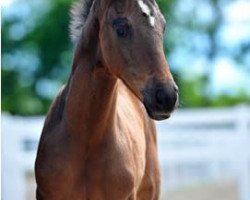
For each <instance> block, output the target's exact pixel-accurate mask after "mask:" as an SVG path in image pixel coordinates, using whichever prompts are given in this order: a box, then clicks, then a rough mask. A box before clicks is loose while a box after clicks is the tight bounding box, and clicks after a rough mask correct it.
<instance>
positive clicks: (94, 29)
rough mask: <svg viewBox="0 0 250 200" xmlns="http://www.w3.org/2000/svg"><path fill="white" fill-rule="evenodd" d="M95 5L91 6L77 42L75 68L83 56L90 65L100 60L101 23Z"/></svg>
mask: <svg viewBox="0 0 250 200" xmlns="http://www.w3.org/2000/svg"><path fill="white" fill-rule="evenodd" d="M94 1H95V0H94ZM94 5H95V3H93V4H92V6H91V8H90V11H89V13H88V16H87V17H86V20H85V21H84V25H83V27H82V30H81V33H80V35H79V37H78V40H77V43H76V51H75V57H74V61H73V70H74V69H75V68H76V67H77V65H79V62H80V60H82V59H83V58H87V60H88V64H89V65H94V64H95V62H96V61H97V60H98V48H99V30H100V25H99V20H98V16H97V13H96V10H95V7H94Z"/></svg>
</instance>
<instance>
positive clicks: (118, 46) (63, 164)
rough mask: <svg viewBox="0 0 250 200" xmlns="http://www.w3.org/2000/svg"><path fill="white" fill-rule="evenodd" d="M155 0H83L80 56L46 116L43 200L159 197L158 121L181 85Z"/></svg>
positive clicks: (74, 31) (75, 20)
mask: <svg viewBox="0 0 250 200" xmlns="http://www.w3.org/2000/svg"><path fill="white" fill-rule="evenodd" d="M165 24H166V22H165V19H164V17H163V15H162V13H161V12H160V10H159V7H158V5H157V4H156V2H155V0H80V1H79V2H77V3H75V4H74V6H73V7H72V10H71V23H70V31H71V37H72V40H73V41H74V43H75V53H74V58H73V62H72V69H71V73H70V75H69V78H68V81H67V83H66V84H65V86H64V87H63V88H62V89H61V90H60V92H59V94H58V95H57V97H56V98H55V100H54V102H53V103H52V106H51V107H50V110H49V113H48V115H47V117H46V120H45V123H44V127H43V130H42V135H41V138H40V142H39V146H38V152H37V157H36V162H35V177H36V182H37V190H36V198H37V199H38V200H157V199H159V195H160V170H159V160H158V155H157V136H156V128H155V124H154V120H164V119H167V118H169V117H170V115H171V113H172V112H173V111H174V110H175V108H176V106H177V104H178V87H177V85H176V84H175V81H174V79H173V77H172V75H171V72H170V69H169V66H168V64H167V61H166V58H165V54H164V50H163V36H164V30H165V26H166V25H165Z"/></svg>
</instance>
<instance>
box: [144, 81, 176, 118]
mask: <svg viewBox="0 0 250 200" xmlns="http://www.w3.org/2000/svg"><path fill="white" fill-rule="evenodd" d="M143 97H144V99H143V103H144V106H145V108H146V110H147V113H148V115H149V117H150V118H152V119H154V120H164V119H167V118H169V117H170V115H171V113H172V112H173V111H174V110H175V108H177V107H178V104H179V95H178V88H177V86H176V84H175V83H174V82H173V83H171V84H164V83H154V84H152V85H151V86H149V87H146V88H145V89H144V91H143Z"/></svg>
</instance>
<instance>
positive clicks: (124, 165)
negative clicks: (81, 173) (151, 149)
mask: <svg viewBox="0 0 250 200" xmlns="http://www.w3.org/2000/svg"><path fill="white" fill-rule="evenodd" d="M135 135H136V134H135ZM135 135H134V136H135ZM134 136H133V137H131V135H130V134H129V133H124V130H123V131H120V132H116V134H115V135H113V134H112V133H111V134H110V136H109V137H106V138H105V140H104V141H103V142H102V143H101V144H100V145H98V146H96V147H95V148H94V149H95V150H94V151H93V152H92V154H90V155H89V158H88V159H87V162H86V169H85V174H86V175H87V176H85V178H86V180H85V181H87V185H88V186H89V187H88V191H89V193H90V194H92V192H91V191H95V192H96V191H100V193H106V192H108V191H116V192H117V193H118V192H119V194H115V195H116V196H117V195H121V196H120V199H122V198H123V195H127V194H131V192H132V191H133V190H136V188H138V187H139V185H140V183H141V181H142V178H143V175H144V171H145V162H146V158H145V142H142V141H145V139H144V137H143V135H141V136H138V135H137V138H135V137H134ZM138 140H141V141H140V142H138ZM114 193H115V192H114ZM107 195H112V194H107ZM109 197H110V196H109ZM110 199H112V198H111V197H110Z"/></svg>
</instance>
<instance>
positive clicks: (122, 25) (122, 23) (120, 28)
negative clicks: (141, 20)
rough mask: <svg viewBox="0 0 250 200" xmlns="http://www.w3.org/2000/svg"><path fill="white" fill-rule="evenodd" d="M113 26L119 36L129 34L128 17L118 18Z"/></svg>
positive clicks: (122, 36) (123, 36)
mask: <svg viewBox="0 0 250 200" xmlns="http://www.w3.org/2000/svg"><path fill="white" fill-rule="evenodd" d="M113 28H114V29H115V31H116V34H117V35H118V37H121V38H125V37H127V36H128V34H129V25H128V20H127V18H123V17H120V18H117V19H115V20H114V21H113Z"/></svg>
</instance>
